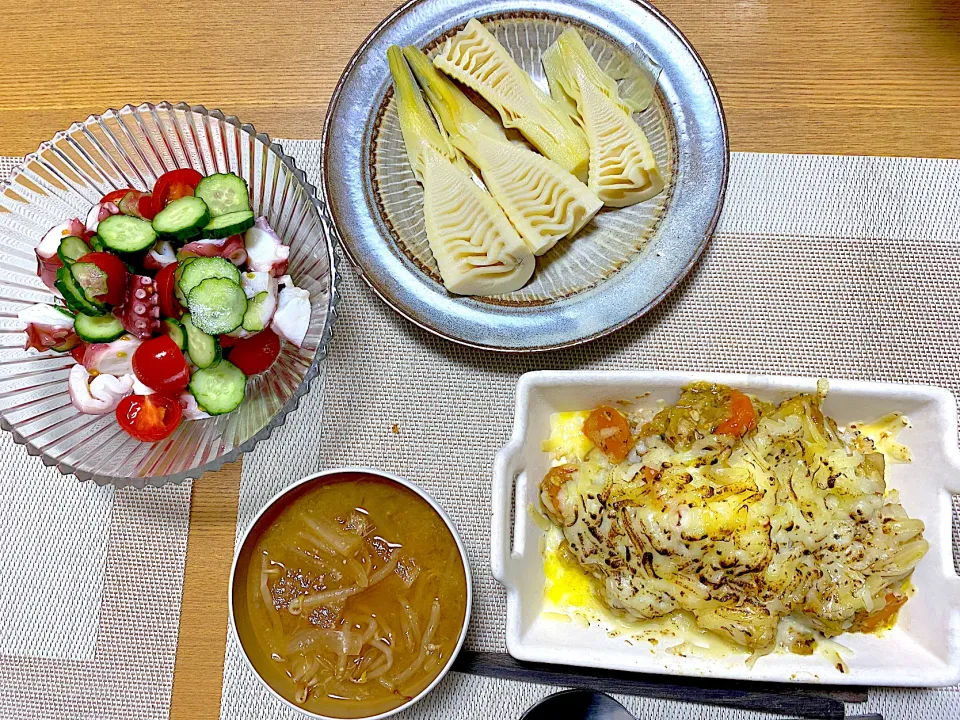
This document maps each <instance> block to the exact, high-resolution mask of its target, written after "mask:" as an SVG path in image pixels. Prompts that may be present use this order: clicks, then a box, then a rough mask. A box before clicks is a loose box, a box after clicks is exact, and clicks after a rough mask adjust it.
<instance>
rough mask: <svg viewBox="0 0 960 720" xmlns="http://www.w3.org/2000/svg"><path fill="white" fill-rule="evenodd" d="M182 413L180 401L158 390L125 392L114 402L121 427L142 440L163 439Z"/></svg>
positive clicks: (154, 440)
mask: <svg viewBox="0 0 960 720" xmlns="http://www.w3.org/2000/svg"><path fill="white" fill-rule="evenodd" d="M182 416H183V408H182V407H181V406H180V401H179V400H178V399H177V398H172V397H168V396H166V395H163V394H161V393H155V394H153V395H127V396H126V397H125V398H124V399H123V400H121V401H120V404H119V405H117V422H118V423H120V427H122V428H123V429H124V430H126V431H127V433H129V434H130V435H132V436H133V437H134V438H136V439H137V440H140V441H141V442H157V440H163V439H164V438H165V437H167V436H168V435H170V433H172V432H173V431H174V430H176V429H177V425H179V424H180V418H181V417H182Z"/></svg>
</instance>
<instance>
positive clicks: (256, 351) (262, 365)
mask: <svg viewBox="0 0 960 720" xmlns="http://www.w3.org/2000/svg"><path fill="white" fill-rule="evenodd" d="M279 354H280V338H278V337H277V336H276V334H275V333H274V332H273V331H272V330H264V331H263V332H259V333H257V334H256V335H254V336H253V337H248V338H237V339H236V342H235V343H234V344H233V347H232V348H230V355H229V358H230V362H232V363H233V364H234V365H236V366H237V367H238V368H240V370H242V371H243V374H244V375H256V374H258V373H262V372H265V371H267V370H269V369H270V366H271V365H273V361H274V360H276V359H277V355H279Z"/></svg>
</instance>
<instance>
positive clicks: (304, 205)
mask: <svg viewBox="0 0 960 720" xmlns="http://www.w3.org/2000/svg"><path fill="white" fill-rule="evenodd" d="M188 167H191V168H195V169H197V170H199V171H200V172H201V173H203V174H204V175H209V174H211V173H215V172H234V173H236V174H238V175H240V176H241V177H243V178H244V179H245V180H246V181H247V184H248V186H249V187H250V191H251V195H252V206H253V209H254V211H255V212H256V213H257V215H264V216H266V218H267V219H268V221H269V222H270V225H271V226H272V227H273V228H274V229H275V230H276V231H277V233H278V234H279V235H280V237H281V238H282V239H283V241H284V244H286V245H289V246H290V250H291V252H290V266H289V272H290V275H291V276H292V277H293V279H294V281H295V282H296V284H297V285H298V286H300V287H303V288H306V289H307V290H309V291H310V304H311V318H310V327H309V329H308V331H307V335H306V338H305V339H304V343H303V347H301V348H296V347H294V346H293V345H290V344H289V343H285V344H284V346H283V349H282V350H281V353H280V356H279V358H278V359H277V362H276V363H275V364H274V366H273V367H272V368H271V369H270V371H269V372H266V373H264V374H263V375H258V376H256V377H255V378H253V379H252V380H251V381H250V382H249V383H248V385H247V399H246V401H245V402H244V403H243V405H242V406H241V407H240V408H238V409H237V410H235V411H234V412H232V413H229V414H227V415H221V416H220V417H216V418H210V419H207V420H199V421H192V422H184V423H181V425H180V427H179V428H177V430H176V431H175V432H174V434H173V435H171V436H170V437H169V438H167V439H165V440H162V441H160V442H157V443H141V442H139V441H137V440H134V439H133V438H131V437H130V436H129V435H127V434H126V433H125V432H124V431H123V430H122V429H121V428H120V426H119V425H118V424H117V422H116V418H115V417H114V416H113V413H110V414H108V415H103V416H98V415H82V414H81V413H80V412H78V411H77V410H76V409H75V408H74V407H73V405H72V404H71V403H70V397H69V395H68V393H67V375H68V373H69V370H70V367H71V366H72V365H73V364H74V363H73V360H72V359H71V358H70V356H69V354H66V356H62V355H59V354H57V353H54V352H44V353H39V354H38V353H36V352H32V351H29V352H28V351H24V350H23V344H24V343H23V340H24V335H23V330H24V323H23V322H22V321H21V320H19V319H18V318H17V312H18V311H19V310H22V309H23V308H25V307H27V306H28V305H32V304H33V303H38V302H50V301H51V300H52V299H53V295H52V293H51V292H50V290H48V289H47V288H46V287H45V286H44V285H43V284H42V283H41V282H40V279H39V278H38V277H37V274H36V263H37V260H36V256H35V254H34V248H36V246H37V245H38V244H39V243H40V239H41V238H42V237H43V235H44V233H45V232H47V230H49V229H50V228H51V227H53V226H54V225H57V224H58V223H61V222H63V221H64V220H65V219H67V218H72V217H80V218H81V219H83V218H85V217H86V214H87V211H88V210H89V209H90V206H91V205H93V204H94V203H97V202H99V201H100V198H101V197H102V196H103V195H105V194H106V193H107V192H109V191H111V190H114V189H116V188H122V187H131V188H135V189H138V190H149V189H150V188H152V186H153V184H154V182H155V181H156V179H157V177H159V176H160V175H161V174H163V173H164V172H166V171H167V170H173V169H175V168H188ZM335 244H336V241H335V230H334V229H333V226H332V224H331V223H330V221H329V219H328V218H327V214H326V208H325V207H324V206H323V205H322V204H321V203H320V201H319V200H318V199H317V195H316V190H315V189H314V187H313V186H312V185H311V184H310V183H309V182H307V179H306V176H305V175H304V174H303V171H302V170H298V169H297V166H296V163H295V162H294V161H293V158H290V157H288V156H287V155H285V154H284V152H283V149H282V148H281V147H280V146H279V145H278V144H276V143H275V142H272V141H271V140H270V138H269V137H268V136H266V135H264V134H263V133H258V132H257V131H256V130H255V129H254V128H253V126H252V125H247V124H241V122H240V121H239V120H238V119H237V118H235V117H230V116H225V115H224V114H223V113H222V112H220V111H219V110H207V109H206V108H204V107H202V106H198V105H194V106H190V105H186V104H185V103H179V104H177V105H171V104H169V103H160V104H158V105H152V104H150V103H144V104H142V105H139V106H137V107H133V106H131V105H127V106H125V107H122V108H121V109H120V110H108V111H106V112H105V113H103V114H102V115H91V116H90V117H89V118H87V119H86V120H84V121H83V122H78V123H74V124H73V125H71V126H70V127H69V128H68V129H67V130H63V131H61V132H58V133H57V134H56V135H55V136H54V137H53V139H52V140H48V141H47V142H45V143H43V144H42V145H40V147H39V149H38V150H37V151H36V152H34V153H32V154H30V155H28V156H27V157H26V158H25V159H24V161H23V164H21V165H20V166H19V167H18V168H16V169H15V170H14V171H13V173H11V175H10V177H9V179H8V180H6V181H2V180H0V364H2V365H3V366H4V373H3V378H2V380H0V427H2V428H3V429H4V430H7V431H9V432H10V433H11V434H12V435H13V439H14V441H15V442H17V443H19V444H21V445H26V447H27V451H28V452H29V453H30V454H31V455H39V456H40V457H41V458H42V460H43V463H44V464H45V465H55V466H56V467H57V469H59V470H60V472H62V473H64V474H65V475H67V474H74V475H76V476H77V477H78V478H79V479H80V480H92V481H94V482H96V483H97V484H99V485H104V484H113V485H135V486H138V487H143V486H144V485H162V484H164V483H167V482H181V481H183V480H186V479H188V478H197V477H199V476H200V475H202V474H203V473H204V472H206V471H208V470H216V469H217V468H219V467H220V466H221V465H223V464H224V463H225V462H230V461H232V460H236V459H237V458H238V457H240V454H241V453H244V452H248V451H250V450H252V449H253V447H254V446H255V445H256V444H257V443H258V442H260V441H261V440H264V439H266V438H268V437H269V436H270V434H271V432H273V430H274V429H275V428H277V427H279V426H280V425H282V424H283V422H284V420H285V419H286V416H287V415H288V414H289V413H290V412H292V411H293V410H295V409H296V407H297V405H298V403H299V401H300V398H301V397H302V396H303V395H305V394H306V393H307V391H308V390H309V389H310V384H311V382H312V381H313V379H314V378H315V377H316V376H317V374H318V373H319V365H320V361H321V360H322V359H323V358H324V357H325V355H326V352H327V347H328V345H329V342H330V337H331V334H332V328H333V322H334V318H335V307H336V302H337V287H336V286H337V281H338V279H339V275H338V273H337V268H336V261H337V255H336V252H335V250H334V247H335Z"/></svg>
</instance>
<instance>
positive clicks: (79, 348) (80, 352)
mask: <svg viewBox="0 0 960 720" xmlns="http://www.w3.org/2000/svg"><path fill="white" fill-rule="evenodd" d="M70 354H71V355H73V359H74V360H76V361H77V362H78V363H80V364H81V365H83V356H84V355H86V354H87V344H86V343H85V342H83V341H82V340H81V341H80V342H79V343H77V345H76V347H74V348H73V350H71V351H70Z"/></svg>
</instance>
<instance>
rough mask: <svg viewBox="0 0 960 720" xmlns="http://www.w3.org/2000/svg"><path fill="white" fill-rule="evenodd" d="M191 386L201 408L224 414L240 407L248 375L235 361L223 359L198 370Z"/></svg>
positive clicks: (192, 378)
mask: <svg viewBox="0 0 960 720" xmlns="http://www.w3.org/2000/svg"><path fill="white" fill-rule="evenodd" d="M191 357H193V356H192V355H191ZM189 387H190V393H191V394H192V395H193V397H195V398H196V400H197V405H199V406H200V408H201V409H203V410H206V411H207V412H208V413H210V414H211V415H223V414H225V413H228V412H233V411H234V410H236V409H237V408H238V407H240V403H242V402H243V396H244V394H245V393H246V390H247V376H246V375H244V374H243V372H241V370H240V368H238V367H237V366H236V365H234V364H233V363H231V362H229V361H228V360H221V361H220V362H219V363H217V364H216V365H214V366H213V367H209V368H204V369H201V370H197V371H196V372H195V373H194V374H193V376H192V377H191V378H190V386H189Z"/></svg>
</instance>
